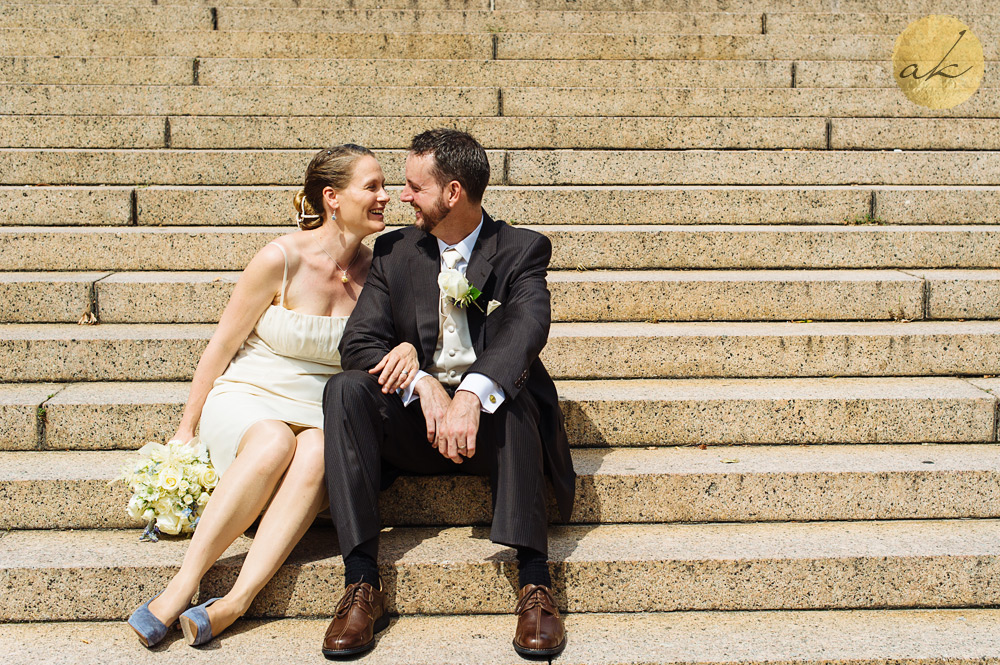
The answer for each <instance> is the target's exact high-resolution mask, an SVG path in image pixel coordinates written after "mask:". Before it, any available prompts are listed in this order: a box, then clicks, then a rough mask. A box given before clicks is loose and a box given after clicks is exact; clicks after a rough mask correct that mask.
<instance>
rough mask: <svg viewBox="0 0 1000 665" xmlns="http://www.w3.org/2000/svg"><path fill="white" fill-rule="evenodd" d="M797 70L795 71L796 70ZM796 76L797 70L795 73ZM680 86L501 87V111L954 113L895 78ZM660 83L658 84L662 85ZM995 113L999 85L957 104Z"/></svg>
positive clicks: (974, 113) (966, 113)
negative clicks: (878, 82)
mask: <svg viewBox="0 0 1000 665" xmlns="http://www.w3.org/2000/svg"><path fill="white" fill-rule="evenodd" d="M796 72H797V70H796ZM796 76H797V73H796ZM679 83H680V85H681V86H682V87H676V88H667V87H660V86H658V85H653V86H646V85H644V86H641V87H622V86H617V87H601V88H584V87H580V86H578V85H577V84H570V86H565V87H528V86H519V87H504V88H503V115H504V116H528V117H534V116H539V117H552V116H572V117H576V116H580V117H588V116H597V117H602V116H625V117H651V116H652V117H657V116H660V117H683V116H709V117H712V116H718V117H723V118H731V117H734V116H736V117H815V118H831V117H832V118H873V117H874V118H882V117H899V118H920V117H928V118H929V117H942V118H952V117H954V116H955V111H954V109H947V110H934V109H928V108H925V107H923V106H919V105H917V104H914V103H912V102H911V101H909V100H908V99H907V98H906V97H905V95H901V94H900V91H899V88H898V87H897V86H896V85H895V83H894V82H890V83H889V84H888V87H879V88H868V89H865V90H864V94H859V93H858V90H857V89H855V88H844V87H837V88H798V87H788V86H782V87H780V88H774V89H762V88H742V87H729V88H723V87H696V85H697V84H698V83H699V82H698V81H690V80H689V81H683V82H679ZM661 85H662V84H661ZM998 113H1000V89H998V88H983V89H982V90H979V91H978V92H977V93H976V95H975V96H973V97H972V98H971V99H970V100H969V101H968V102H966V103H965V104H963V105H962V107H961V114H962V117H971V118H995V117H997V115H998Z"/></svg>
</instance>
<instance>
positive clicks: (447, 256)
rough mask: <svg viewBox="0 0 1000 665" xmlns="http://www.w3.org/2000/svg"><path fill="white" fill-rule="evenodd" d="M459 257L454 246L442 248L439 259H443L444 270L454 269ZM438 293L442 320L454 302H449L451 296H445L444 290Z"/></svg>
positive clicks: (460, 256)
mask: <svg viewBox="0 0 1000 665" xmlns="http://www.w3.org/2000/svg"><path fill="white" fill-rule="evenodd" d="M461 258H462V255H461V254H459V252H458V250H457V249H455V248H454V247H449V248H448V249H446V250H444V252H442V253H441V260H442V261H444V266H445V269H446V270H454V269H455V265H456V264H457V263H458V260H459V259H461ZM440 293H441V297H440V299H439V300H440V302H441V305H440V309H439V312H440V314H441V317H442V320H443V319H444V317H447V316H448V312H450V311H451V309H450V308H451V307H454V303H452V302H451V298H449V297H448V296H446V295H445V294H444V291H441V292H440Z"/></svg>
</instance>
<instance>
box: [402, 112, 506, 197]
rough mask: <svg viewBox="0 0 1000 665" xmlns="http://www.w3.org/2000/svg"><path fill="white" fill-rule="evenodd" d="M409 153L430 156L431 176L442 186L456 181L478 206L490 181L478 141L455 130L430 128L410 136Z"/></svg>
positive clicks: (487, 162) (487, 161)
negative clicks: (431, 157)
mask: <svg viewBox="0 0 1000 665" xmlns="http://www.w3.org/2000/svg"><path fill="white" fill-rule="evenodd" d="M410 152H411V153H412V154H414V155H418V156H420V155H428V154H431V155H434V168H433V170H432V171H431V173H432V174H433V176H434V179H435V180H437V182H438V184H440V185H441V186H442V187H444V186H445V185H447V184H448V183H449V182H451V181H452V180H457V181H458V183H459V184H460V185H462V189H464V190H465V191H466V193H467V194H468V196H469V200H470V201H471V202H473V203H479V202H480V201H482V200H483V193H484V192H485V191H486V185H487V184H488V183H489V181H490V161H489V159H487V157H486V151H485V150H484V149H483V146H481V145H480V144H479V141H477V140H476V139H474V138H473V137H472V135H471V134H469V133H467V132H461V131H459V130H457V129H444V128H438V129H430V130H427V131H426V132H423V133H421V134H417V135H416V136H414V137H413V141H412V142H411V143H410Z"/></svg>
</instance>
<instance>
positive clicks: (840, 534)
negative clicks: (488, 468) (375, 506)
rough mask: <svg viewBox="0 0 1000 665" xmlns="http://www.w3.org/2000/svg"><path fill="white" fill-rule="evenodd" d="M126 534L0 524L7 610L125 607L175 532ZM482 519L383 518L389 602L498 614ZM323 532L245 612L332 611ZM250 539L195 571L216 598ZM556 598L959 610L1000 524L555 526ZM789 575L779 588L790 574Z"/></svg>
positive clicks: (660, 606) (172, 543) (974, 589)
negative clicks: (427, 521)
mask: <svg viewBox="0 0 1000 665" xmlns="http://www.w3.org/2000/svg"><path fill="white" fill-rule="evenodd" d="M138 536H139V531H138V530H128V531H103V530H98V531H89V530H77V531H13V532H10V533H8V534H7V535H5V536H4V537H3V538H2V539H0V581H2V583H3V585H4V587H5V588H6V589H11V592H8V593H6V594H4V595H3V596H2V597H0V619H2V620H4V621H38V620H77V621H78V620H102V619H103V620H107V619H120V618H124V617H126V616H128V613H129V612H131V611H132V610H133V609H134V608H135V607H137V606H138V605H139V604H140V603H142V602H144V601H145V600H147V599H148V598H149V597H151V596H152V595H153V594H154V593H155V592H156V591H158V590H160V589H162V588H163V586H164V585H165V584H166V582H167V580H168V579H169V578H170V576H171V575H172V574H173V573H174V572H175V571H176V570H177V567H178V565H179V564H180V561H181V557H182V555H183V553H184V551H185V550H186V548H187V542H186V541H184V540H173V539H171V540H163V541H161V542H160V543H158V544H155V545H153V544H149V543H140V542H139V539H138ZM487 538H488V529H486V528H483V527H458V528H408V527H403V528H395V529H391V530H389V531H387V532H385V533H384V534H383V537H382V543H381V556H380V558H381V561H382V562H383V565H382V575H383V580H384V584H385V587H386V590H387V594H388V598H389V604H390V610H391V611H393V612H398V613H401V614H480V613H499V612H508V611H510V608H511V607H513V605H514V602H515V593H516V592H515V587H516V580H515V577H516V574H515V572H514V565H513V562H514V552H513V550H511V549H509V548H505V547H503V546H499V545H495V544H493V543H490V542H489V541H488V540H487ZM335 541H336V538H335V535H334V533H333V531H332V529H328V528H326V529H323V528H321V529H315V530H313V531H311V532H309V533H307V534H306V536H305V538H304V539H303V541H302V543H300V545H299V546H298V547H297V548H296V550H295V551H294V552H293V553H292V555H291V557H290V558H289V560H288V562H287V563H286V564H285V565H284V566H282V567H281V569H280V570H279V571H278V573H277V574H276V575H275V577H274V579H273V580H272V582H271V583H270V584H269V585H268V586H267V587H265V588H264V590H263V591H262V592H261V594H260V595H259V596H258V597H257V600H256V601H255V602H254V604H253V606H252V607H251V609H250V612H249V616H251V617H259V616H329V615H330V614H331V613H332V611H333V609H334V606H335V605H336V602H337V597H338V594H337V592H334V593H331V589H332V588H336V589H339V588H340V586H341V585H340V582H339V580H340V579H341V576H342V575H343V566H342V562H341V561H342V560H341V557H340V556H339V554H337V553H336V552H337V547H336V544H335ZM249 544H250V539H249V538H246V537H240V538H238V539H237V540H236V542H235V543H234V544H233V545H232V546H231V547H230V548H229V549H228V550H227V551H226V553H224V554H223V556H222V558H221V559H220V561H219V563H218V564H217V565H216V566H215V567H214V568H213V569H212V570H211V571H209V573H208V574H207V575H206V577H205V579H204V580H203V582H202V587H201V592H202V593H204V594H206V595H222V593H220V592H221V591H223V590H225V589H228V588H229V585H230V584H231V583H232V581H233V579H234V578H235V574H236V571H237V569H238V567H239V565H240V564H241V563H242V558H243V554H244V553H245V552H246V550H247V549H248V546H249ZM549 556H550V558H551V560H552V561H553V562H554V563H553V566H552V568H553V573H554V582H555V585H554V586H555V588H556V590H557V600H558V601H559V603H560V605H562V606H563V608H565V609H567V610H568V611H570V612H650V611H653V612H659V611H672V610H746V609H755V610H768V609H789V610H791V609H892V608H920V607H935V608H948V607H954V608H962V607H969V606H977V605H994V604H996V603H997V602H998V601H1000V591H998V590H997V588H996V585H995V584H992V581H993V580H994V579H995V578H996V576H997V574H998V572H1000V522H998V521H996V520H917V521H870V522H819V523H809V522H807V523H756V524H674V525H666V524H642V525H580V526H554V527H552V528H550V530H549ZM790 580H794V581H795V583H793V584H790V583H789V581H790Z"/></svg>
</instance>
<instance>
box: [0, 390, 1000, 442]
mask: <svg viewBox="0 0 1000 665" xmlns="http://www.w3.org/2000/svg"><path fill="white" fill-rule="evenodd" d="M998 387H1000V384H998V383H997V382H996V381H995V380H994V379H971V380H963V379H957V378H952V377H918V378H913V377H905V378H891V377H878V378H836V379H672V380H663V379H658V380H657V379H652V380H651V379H645V380H618V381H607V380H597V381H559V382H557V388H558V390H559V395H560V399H561V406H562V411H563V413H564V414H565V416H566V432H567V434H568V436H569V441H570V445H571V446H574V447H587V446H597V447H606V446H619V447H622V446H624V447H644V446H650V445H652V446H668V445H707V446H726V445H729V446H734V445H735V446H738V445H751V444H764V445H767V444H802V445H804V444H861V443H869V444H875V443H883V444H884V443H893V442H900V441H903V442H915V443H933V442H944V443H982V442H992V441H994V440H996V436H995V434H994V410H995V405H996V399H995V398H994V397H993V394H994V392H990V391H996V390H997V388H998ZM188 389H189V386H188V384H187V383H181V382H177V383H173V382H170V383H163V382H154V381H148V382H141V383H139V382H131V381H125V382H111V383H102V382H93V383H71V384H65V383H63V384H45V383H43V384H35V383H28V384H8V385H5V386H0V423H2V424H3V431H5V432H7V436H5V437H4V439H3V440H0V446H2V447H3V448H2V449H3V450H36V449H44V450H115V449H136V448H140V447H141V446H143V445H144V444H145V443H146V442H147V441H161V442H162V441H166V440H167V439H168V438H169V437H171V436H172V435H173V433H174V431H175V430H176V428H177V423H178V422H179V421H180V418H181V413H182V411H183V409H184V403H185V402H186V401H187V397H188Z"/></svg>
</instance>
